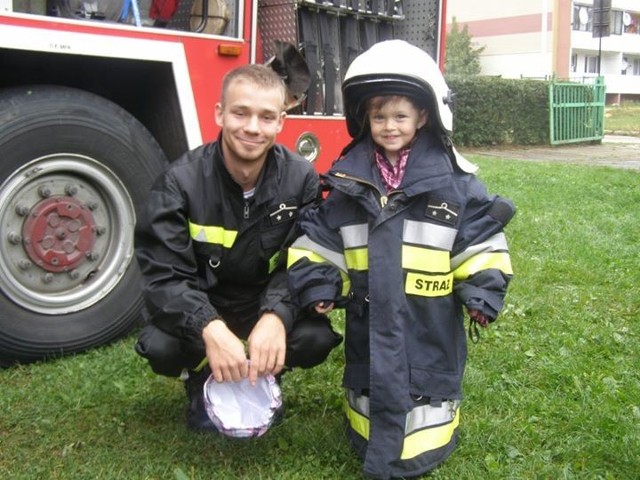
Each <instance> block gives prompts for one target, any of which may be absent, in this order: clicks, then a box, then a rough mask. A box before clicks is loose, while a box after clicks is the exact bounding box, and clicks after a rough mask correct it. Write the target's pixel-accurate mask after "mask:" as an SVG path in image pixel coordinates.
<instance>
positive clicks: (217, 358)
mask: <svg viewBox="0 0 640 480" xmlns="http://www.w3.org/2000/svg"><path fill="white" fill-rule="evenodd" d="M202 339H203V340H204V345H205V348H206V351H207V359H208V360H209V366H210V367H211V373H213V378H215V380H216V382H229V381H234V382H239V381H240V380H242V379H243V378H246V377H247V375H248V374H249V367H248V362H247V355H246V353H245V351H244V345H243V343H242V341H240V339H239V338H238V337H236V336H235V335H234V333H233V332H232V331H231V330H229V328H227V326H226V325H225V323H224V322H223V321H221V320H214V321H212V322H211V323H209V325H207V326H206V327H205V328H204V330H203V331H202Z"/></svg>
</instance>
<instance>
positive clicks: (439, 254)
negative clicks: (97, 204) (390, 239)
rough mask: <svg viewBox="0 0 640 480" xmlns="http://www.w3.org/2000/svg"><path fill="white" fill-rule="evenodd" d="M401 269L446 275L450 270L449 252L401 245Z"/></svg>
mask: <svg viewBox="0 0 640 480" xmlns="http://www.w3.org/2000/svg"><path fill="white" fill-rule="evenodd" d="M402 268H404V269H405V270H417V271H420V272H430V273H447V272H449V271H450V270H451V265H450V263H449V252H448V251H445V250H433V249H432V248H424V247H415V246H413V245H402Z"/></svg>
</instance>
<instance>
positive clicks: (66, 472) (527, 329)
mask: <svg viewBox="0 0 640 480" xmlns="http://www.w3.org/2000/svg"><path fill="white" fill-rule="evenodd" d="M472 160H475V161H476V162H477V163H478V164H479V165H480V166H481V172H480V173H481V174H480V176H481V178H482V179H484V180H485V182H486V183H487V185H488V186H489V189H490V191H493V192H500V193H501V194H502V195H504V196H508V197H510V198H512V199H513V200H514V201H515V203H516V205H517V206H518V214H517V215H516V217H515V218H514V219H513V221H512V223H511V224H510V225H509V227H508V229H507V234H508V237H509V242H510V247H511V251H512V260H513V265H514V270H515V273H516V277H515V278H514V281H513V283H512V286H511V289H510V292H509V295H508V297H507V302H506V309H505V311H504V313H503V315H502V317H501V318H500V319H499V320H498V322H496V323H495V324H493V325H492V326H491V327H490V328H489V329H488V330H483V331H482V338H481V340H480V343H479V344H477V345H472V344H470V345H469V361H468V368H467V372H466V376H465V384H464V390H465V395H466V397H465V400H464V402H463V405H462V421H461V438H460V446H459V448H458V449H457V451H456V452H454V454H453V455H452V456H451V457H450V459H449V460H448V461H447V462H446V463H445V464H444V465H443V466H442V467H441V468H439V469H438V470H436V471H435V472H434V473H433V474H432V475H431V476H430V477H429V478H433V479H437V480H440V479H451V480H453V479H472V480H475V479H554V480H555V479H611V480H614V479H615V480H625V479H635V478H638V475H639V472H640V453H639V452H640V373H639V371H638V367H639V365H640V255H639V253H638V252H639V250H640V213H639V210H638V205H640V174H638V173H637V172H630V171H625V170H615V169H611V168H600V167H584V166H575V165H558V164H540V163H535V162H518V161H509V160H486V159H480V158H473V159H472ZM336 323H337V324H338V325H340V324H341V319H340V318H337V319H336ZM133 342H134V340H133V338H128V339H125V340H123V341H121V342H118V343H116V344H114V345H111V346H109V347H105V348H101V349H96V350H93V351H91V352H88V353H87V354H83V355H77V356H75V357H70V358H65V359H61V360H57V361H52V362H49V363H43V364H35V365H27V366H20V367H17V368H11V369H7V370H4V371H1V372H0V391H1V392H2V393H1V394H0V478H3V479H12V480H13V479H176V480H184V479H194V480H195V479H198V480H199V479H203V480H204V479H207V480H209V479H214V478H215V479H278V480H279V479H285V480H287V479H359V478H362V476H361V473H360V467H361V466H360V462H359V461H358V460H357V459H356V458H355V456H354V455H353V454H352V453H351V452H350V450H349V446H348V443H347V441H346V440H345V438H344V434H343V424H342V411H341V390H340V388H339V382H340V376H341V368H342V359H341V351H335V352H334V353H333V354H332V355H331V357H330V358H329V360H328V361H327V362H326V363H325V364H323V365H322V366H320V367H318V368H316V369H313V370H310V371H295V372H292V373H290V374H288V375H287V376H286V377H285V382H284V396H285V401H286V405H287V411H286V416H285V419H284V421H283V423H282V424H280V425H277V426H276V427H274V428H272V429H271V430H270V431H269V432H268V433H267V434H266V435H265V436H264V437H262V438H260V439H256V440H249V441H233V440H229V439H225V438H220V437H215V436H209V435H203V434H193V433H190V432H189V431H187V430H186V428H185V426H184V413H185V412H184V408H185V397H184V392H183V390H182V385H181V384H180V382H178V381H175V380H171V379H167V378H163V377H158V376H156V375H153V374H152V373H151V372H150V371H149V369H148V368H147V367H146V365H145V364H144V362H143V361H142V359H140V358H138V357H137V356H136V355H135V354H134V353H133V350H132V346H133Z"/></svg>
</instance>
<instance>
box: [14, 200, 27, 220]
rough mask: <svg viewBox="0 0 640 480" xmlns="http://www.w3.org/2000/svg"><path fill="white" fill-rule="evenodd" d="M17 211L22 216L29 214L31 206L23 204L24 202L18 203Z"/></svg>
mask: <svg viewBox="0 0 640 480" xmlns="http://www.w3.org/2000/svg"><path fill="white" fill-rule="evenodd" d="M16 213H17V214H18V215H20V216H21V217H24V216H26V215H28V214H29V207H27V206H26V205H23V204H22V203H19V204H17V205H16Z"/></svg>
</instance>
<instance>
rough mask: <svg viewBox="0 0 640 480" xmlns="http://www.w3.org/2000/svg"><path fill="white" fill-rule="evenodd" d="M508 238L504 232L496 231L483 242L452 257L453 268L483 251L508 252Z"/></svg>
mask: <svg viewBox="0 0 640 480" xmlns="http://www.w3.org/2000/svg"><path fill="white" fill-rule="evenodd" d="M508 251H509V247H508V246H507V238H506V237H505V235H504V233H503V232H500V233H496V234H495V235H493V236H492V237H490V238H488V239H487V240H485V241H484V242H482V243H476V244H475V245H470V246H468V247H467V248H466V249H465V250H464V251H463V252H460V253H459V254H458V255H456V256H455V257H453V258H452V259H451V269H452V270H455V269H456V268H458V267H459V266H460V265H462V264H463V263H464V262H466V261H467V260H469V259H470V258H472V257H474V256H476V255H479V254H481V253H489V252H508Z"/></svg>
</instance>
